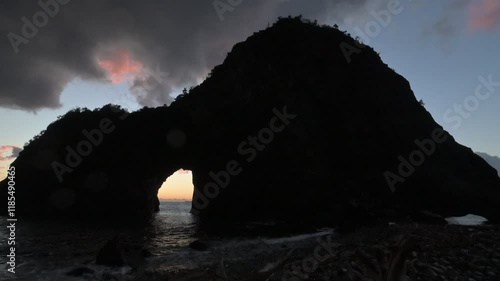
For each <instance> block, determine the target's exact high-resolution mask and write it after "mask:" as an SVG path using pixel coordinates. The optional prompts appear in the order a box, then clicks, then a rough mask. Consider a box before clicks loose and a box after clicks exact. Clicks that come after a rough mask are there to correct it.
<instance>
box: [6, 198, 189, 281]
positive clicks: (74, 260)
mask: <svg viewBox="0 0 500 281" xmlns="http://www.w3.org/2000/svg"><path fill="white" fill-rule="evenodd" d="M190 208H191V204H190V202H172V201H161V204H160V212H159V213H157V214H155V215H154V216H153V217H151V218H150V219H149V220H147V221H140V220H129V219H127V220H125V219H123V220H120V219H117V220H114V221H100V222H78V223H77V222H75V221H72V220H70V219H67V220H57V221H56V220H43V221H42V220H33V219H27V218H26V219H25V218H19V219H18V222H17V223H16V245H15V246H16V276H18V277H23V276H39V277H40V278H41V276H43V275H44V273H46V274H48V275H49V274H52V273H54V272H61V273H63V272H65V271H67V270H68V269H70V268H74V267H75V266H84V265H85V266H87V265H90V264H92V263H94V262H95V257H96V254H97V252H98V251H99V249H100V248H101V247H102V246H103V245H104V244H105V243H106V242H107V241H108V240H110V239H112V238H113V237H115V236H116V235H118V237H119V239H120V241H122V242H124V243H126V244H129V245H138V246H140V247H145V248H147V249H149V250H150V251H151V253H152V254H153V255H165V254H168V253H172V252H174V251H175V250H176V249H179V248H180V247H185V246H187V245H189V243H190V242H192V241H193V240H195V223H194V218H193V217H192V215H191V214H190V213H189V211H190ZM0 224H1V225H6V224H7V221H6V217H0ZM0 238H1V239H0V248H1V253H2V254H1V255H0V263H1V268H0V270H1V272H2V273H1V274H2V275H0V276H1V277H3V274H4V273H6V268H7V267H6V264H5V263H6V262H7V258H6V255H4V254H3V253H7V249H8V247H10V246H8V245H7V239H6V238H7V229H6V228H2V229H1V230H0ZM2 279H3V278H2ZM40 280H41V279H40Z"/></svg>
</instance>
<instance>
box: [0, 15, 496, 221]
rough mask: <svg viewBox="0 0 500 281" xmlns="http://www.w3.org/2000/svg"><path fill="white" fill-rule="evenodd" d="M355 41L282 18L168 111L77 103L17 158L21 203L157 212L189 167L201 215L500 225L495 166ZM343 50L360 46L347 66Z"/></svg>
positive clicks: (64, 209)
mask: <svg viewBox="0 0 500 281" xmlns="http://www.w3.org/2000/svg"><path fill="white" fill-rule="evenodd" d="M358 44H359V43H357V42H356V41H355V40H354V39H353V38H351V37H350V36H349V35H348V34H345V33H344V32H341V31H339V30H337V29H335V28H331V27H326V26H318V25H316V24H312V23H308V22H304V21H302V20H301V19H298V18H287V19H281V20H279V21H278V22H277V23H276V24H274V25H273V26H272V27H270V28H268V29H266V30H264V31H260V32H257V33H255V34H254V35H253V36H251V37H249V38H248V39H247V40H246V41H245V42H242V43H238V44H236V45H235V46H234V48H233V49H232V51H231V52H230V53H229V54H228V56H227V58H226V59H225V61H224V63H223V64H222V65H219V66H217V67H215V68H214V69H213V71H212V72H211V73H210V75H209V78H207V79H206V80H205V81H204V82H203V83H202V84H201V85H199V86H197V87H194V88H193V89H191V90H190V91H189V93H185V94H183V95H181V96H180V97H178V98H177V99H176V101H175V102H173V103H172V104H171V105H170V106H168V107H159V108H144V109H142V110H140V111H138V112H134V113H131V114H127V113H125V112H124V111H122V110H120V109H118V108H116V107H113V106H110V105H108V106H105V107H103V108H102V109H100V110H94V111H89V110H75V111H73V112H69V113H68V114H66V115H65V116H64V117H63V118H61V119H60V120H58V121H56V122H54V123H53V124H51V125H50V126H49V127H48V128H47V130H46V132H45V133H44V134H43V135H42V136H41V137H39V138H38V139H36V140H34V141H32V142H31V144H30V145H28V146H27V147H26V148H25V149H24V151H22V152H21V154H20V155H19V157H18V158H17V159H16V161H15V162H14V163H13V165H14V166H15V167H16V173H17V176H16V181H17V182H16V185H17V191H16V192H17V193H16V195H17V211H18V213H19V214H31V215H37V214H72V215H74V214H80V215H83V216H92V215H96V216H107V215H111V214H120V215H125V214H131V213H139V214H141V213H142V214H149V213H151V212H154V211H157V210H158V204H159V203H158V199H157V196H156V195H157V191H158V188H159V187H160V186H161V184H162V183H163V182H164V180H165V179H166V178H167V177H168V176H170V175H171V174H172V173H174V172H175V171H176V170H177V169H179V168H183V169H188V170H192V171H193V182H194V185H195V196H194V198H193V199H194V200H193V213H196V214H199V216H200V218H201V219H202V221H210V219H215V218H217V219H236V220H247V219H263V218H276V219H296V220H305V221H309V222H311V221H316V220H318V221H325V220H329V221H339V220H342V218H344V217H349V215H350V214H349V212H350V210H353V209H356V210H362V212H361V211H360V213H369V214H371V215H373V214H375V215H376V214H377V213H379V211H381V212H385V211H387V210H392V211H391V212H394V210H396V211H398V212H400V211H405V212H410V213H411V212H415V211H420V210H427V211H431V212H434V213H438V214H440V215H443V216H447V215H462V214H466V213H474V214H478V215H482V216H485V217H487V218H488V219H490V220H497V219H498V216H499V214H500V212H499V208H500V204H499V203H500V179H499V177H498V175H497V173H496V171H495V170H494V169H493V168H491V167H490V166H489V165H487V164H486V162H485V161H484V160H482V159H481V158H480V157H479V156H477V155H475V154H474V153H473V152H472V151H471V150H470V149H469V148H467V147H464V146H462V145H459V144H457V143H456V142H455V140H454V139H453V138H452V137H451V136H450V135H448V133H446V132H443V131H440V130H441V129H442V127H441V126H439V125H438V124H437V123H436V122H435V121H434V120H433V118H432V117H431V115H430V114H429V112H427V111H426V110H425V108H424V107H423V106H421V105H420V104H419V102H418V101H417V100H416V98H415V96H414V94H413V92H412V90H411V88H410V84H409V83H408V81H407V80H405V79H404V78H403V77H402V76H400V75H398V74H397V73H396V72H394V71H393V70H391V68H389V67H388V66H387V65H386V64H385V63H383V62H382V60H381V59H380V57H379V55H378V54H377V53H376V52H375V51H373V49H372V48H370V47H367V46H364V47H363V46H361V45H358ZM340 46H343V47H344V51H345V50H346V49H345V48H346V46H350V47H349V48H350V49H349V50H353V48H354V47H356V48H357V49H356V50H357V51H356V52H354V53H352V54H351V55H350V56H349V58H350V60H351V61H350V63H348V61H347V60H346V57H345V55H344V53H345V52H343V51H342V49H341V47H340ZM358 47H359V48H358ZM361 47H363V48H361ZM82 130H86V131H82ZM101 135H102V137H101ZM256 138H257V139H256ZM101 139H102V140H101ZM84 140H88V142H87V143H83V142H82V141H84ZM440 142H442V143H440ZM416 143H418V145H417V144H416ZM88 147H92V152H91V153H87V150H89V149H90V148H88ZM71 150H73V151H75V150H76V151H78V150H79V151H80V154H85V155H86V154H88V155H87V156H81V157H78V156H75V155H74V154H75V152H70V154H71V153H72V154H73V155H72V156H69V157H68V156H67V155H68V151H71ZM78 158H81V160H79V159H78ZM422 158H424V159H422ZM421 160H422V161H421ZM54 161H57V162H58V163H60V164H64V165H65V166H67V167H68V168H64V167H62V166H61V165H58V164H54V163H55V162H54ZM77 162H81V163H77ZM420 162H422V163H420ZM412 163H415V164H412ZM416 164H418V165H416ZM54 165H56V166H57V169H58V171H59V176H57V173H56V172H55V171H54V169H55V166H54ZM71 166H73V167H71ZM62 169H71V172H70V171H69V170H66V171H65V172H64V173H62V171H63V170H62ZM398 169H399V170H400V171H398ZM58 177H59V178H58ZM387 179H389V180H390V182H391V184H388V180H387ZM61 180H62V181H61ZM2 185H3V186H2V195H4V194H6V191H5V189H6V182H5V181H4V182H3V183H2ZM393 191H394V192H393ZM2 211H3V212H5V208H3V209H2Z"/></svg>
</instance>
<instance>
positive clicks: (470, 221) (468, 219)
mask: <svg viewBox="0 0 500 281" xmlns="http://www.w3.org/2000/svg"><path fill="white" fill-rule="evenodd" d="M446 221H447V222H448V224H455V225H481V224H483V223H485V222H487V221H488V220H487V219H486V218H484V217H481V216H477V215H472V214H468V215H465V216H463V217H449V218H446Z"/></svg>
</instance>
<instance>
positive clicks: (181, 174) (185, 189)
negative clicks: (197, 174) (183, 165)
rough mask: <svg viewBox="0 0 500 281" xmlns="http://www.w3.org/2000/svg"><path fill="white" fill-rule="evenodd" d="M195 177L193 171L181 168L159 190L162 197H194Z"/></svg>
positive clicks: (188, 198)
mask: <svg viewBox="0 0 500 281" xmlns="http://www.w3.org/2000/svg"><path fill="white" fill-rule="evenodd" d="M193 190H194V186H193V177H192V173H191V171H186V170H179V171H177V172H175V173H174V174H173V175H171V176H170V177H169V178H168V179H167V180H166V181H165V182H164V183H163V185H162V187H161V188H160V190H159V191H158V198H160V199H183V200H191V199H192V197H193Z"/></svg>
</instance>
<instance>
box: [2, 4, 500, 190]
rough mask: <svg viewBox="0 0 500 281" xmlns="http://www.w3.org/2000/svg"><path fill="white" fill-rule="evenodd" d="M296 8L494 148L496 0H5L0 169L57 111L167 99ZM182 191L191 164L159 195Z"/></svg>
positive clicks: (471, 143) (484, 146)
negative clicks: (358, 46) (348, 38)
mask: <svg viewBox="0 0 500 281" xmlns="http://www.w3.org/2000/svg"><path fill="white" fill-rule="evenodd" d="M299 14H302V15H303V16H304V17H305V18H308V19H312V20H314V19H316V20H318V22H319V23H320V24H328V25H334V24H337V25H338V26H339V27H340V29H341V30H347V31H348V32H349V33H351V34H352V35H353V36H359V37H360V39H361V40H362V41H363V42H364V43H365V44H368V45H370V46H372V47H373V48H374V49H375V50H376V51H377V52H379V53H380V55H381V57H382V59H383V60H384V62H386V63H387V64H388V65H389V67H391V68H393V69H395V70H396V72H398V73H399V74H401V75H403V76H404V77H405V78H406V79H407V80H408V81H409V82H410V85H411V87H412V89H413V91H414V93H415V96H416V97H417V98H418V99H423V101H424V103H425V107H426V108H427V110H428V111H429V112H430V113H431V114H432V116H433V117H434V119H435V120H436V121H437V122H438V123H439V124H441V125H442V126H443V127H444V128H445V129H446V130H448V131H449V132H450V133H451V134H452V135H453V136H454V137H455V138H456V140H457V141H458V142H459V143H461V144H464V145H466V146H468V147H471V148H472V149H473V150H474V151H480V152H485V153H488V154H490V155H493V156H500V146H499V145H498V144H499V143H500V130H498V124H499V122H498V121H499V120H500V112H499V110H498V108H500V56H499V55H498V48H499V47H500V1H498V0H470V1H466V0H454V1H452V0H443V1H430V0H428V1H426V0H399V1H398V0H252V1H249V0H231V1H229V0H215V1H213V0H192V1H173V0H166V1H155V0H144V1H132V0H122V1H117V0H99V1H98V0H92V1H81V0H40V1H39V2H37V1H23V0H19V1H18V0H4V1H1V2H0V32H1V33H2V34H3V36H2V37H1V39H0V64H1V65H2V68H1V69H0V119H1V120H2V122H1V123H0V178H4V177H5V171H6V169H7V167H8V166H9V164H10V163H11V162H12V161H13V160H14V159H15V157H16V156H17V154H18V153H19V151H20V150H22V147H23V146H24V144H25V143H27V142H28V141H29V140H30V139H31V138H32V137H33V136H35V135H37V134H38V133H40V132H41V131H42V130H44V129H45V128H46V127H47V125H49V124H50V123H51V122H53V121H54V120H56V118H57V116H59V115H64V114H65V113H66V112H67V111H68V110H70V109H72V108H75V107H87V108H89V109H93V108H97V107H102V106H103V105H105V104H108V103H114V104H119V105H121V106H123V107H125V108H127V109H128V110H130V111H133V110H137V109H139V108H141V107H142V106H159V105H164V104H170V102H171V101H172V100H173V98H174V97H175V96H176V95H178V94H179V93H180V92H181V91H182V89H183V88H189V87H191V86H195V85H197V84H199V83H201V82H202V81H203V80H204V78H205V77H206V75H207V73H209V71H210V69H211V68H213V67H214V66H215V65H217V64H220V63H222V61H223V60H224V58H225V56H226V54H227V53H228V52H229V51H230V49H231V47H232V46H233V45H234V44H235V43H237V42H240V41H243V40H244V39H245V38H247V37H248V36H250V35H252V34H253V32H255V31H258V30H262V29H264V28H266V27H267V26H268V25H269V24H272V23H273V22H275V21H276V19H277V17H278V16H287V15H299ZM192 192H193V186H192V181H191V174H190V172H189V171H179V172H176V173H175V174H174V175H172V176H171V177H169V178H168V180H167V181H166V182H165V184H164V185H163V187H162V188H161V189H160V194H159V197H160V198H177V199H189V198H191V197H192Z"/></svg>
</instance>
